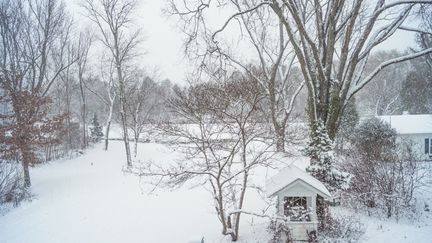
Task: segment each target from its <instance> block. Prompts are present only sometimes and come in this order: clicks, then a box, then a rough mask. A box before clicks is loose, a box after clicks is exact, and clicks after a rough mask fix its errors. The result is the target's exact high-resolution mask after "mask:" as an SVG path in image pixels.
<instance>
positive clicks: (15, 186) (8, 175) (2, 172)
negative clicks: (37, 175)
mask: <svg viewBox="0 0 432 243" xmlns="http://www.w3.org/2000/svg"><path fill="white" fill-rule="evenodd" d="M21 175H22V169H21V168H20V166H19V165H18V164H17V163H11V162H6V161H1V160H0V204H3V203H8V202H12V203H13V204H14V205H18V203H19V202H20V201H21V200H23V199H24V198H25V196H26V190H25V187H24V180H23V178H22V176H21Z"/></svg>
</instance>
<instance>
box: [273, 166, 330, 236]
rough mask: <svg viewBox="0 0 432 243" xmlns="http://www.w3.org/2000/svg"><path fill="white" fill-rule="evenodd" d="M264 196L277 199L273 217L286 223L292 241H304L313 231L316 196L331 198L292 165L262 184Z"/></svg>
mask: <svg viewBox="0 0 432 243" xmlns="http://www.w3.org/2000/svg"><path fill="white" fill-rule="evenodd" d="M266 193H267V196H268V197H275V196H276V197H277V206H276V207H277V214H278V215H279V216H286V217H287V219H288V220H289V222H288V223H289V227H290V229H291V237H292V239H293V240H294V242H307V241H308V233H310V232H312V231H315V232H316V230H317V227H318V219H317V214H316V208H317V207H316V202H317V197H318V196H321V197H323V198H324V199H327V200H329V199H331V195H330V192H329V191H328V190H327V188H326V187H325V186H324V184H322V183H321V182H320V181H319V180H317V179H315V178H314V177H313V176H311V175H309V174H308V173H306V172H305V171H303V170H302V169H300V168H298V167H297V166H295V165H290V166H288V167H286V168H285V169H283V170H282V171H281V172H279V173H278V174H276V175H275V176H274V177H272V178H270V179H269V180H268V181H267V182H266Z"/></svg>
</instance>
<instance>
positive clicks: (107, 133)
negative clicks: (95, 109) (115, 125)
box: [105, 100, 114, 150]
mask: <svg viewBox="0 0 432 243" xmlns="http://www.w3.org/2000/svg"><path fill="white" fill-rule="evenodd" d="M113 108H114V100H112V102H111V104H110V108H109V113H108V118H107V125H106V130H105V150H108V142H109V132H110V127H111V120H112V113H113Z"/></svg>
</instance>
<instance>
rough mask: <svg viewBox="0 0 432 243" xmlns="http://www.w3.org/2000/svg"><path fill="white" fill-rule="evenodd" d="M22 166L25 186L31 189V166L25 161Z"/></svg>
mask: <svg viewBox="0 0 432 243" xmlns="http://www.w3.org/2000/svg"><path fill="white" fill-rule="evenodd" d="M22 166H23V171H24V186H25V187H26V188H29V187H30V186H31V180H30V170H29V165H28V163H26V162H25V161H24V160H23V161H22Z"/></svg>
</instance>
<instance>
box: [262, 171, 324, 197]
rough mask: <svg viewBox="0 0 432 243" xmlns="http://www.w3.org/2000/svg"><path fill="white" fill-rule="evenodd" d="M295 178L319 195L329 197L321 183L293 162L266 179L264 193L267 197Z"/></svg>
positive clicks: (292, 181)
mask: <svg viewBox="0 0 432 243" xmlns="http://www.w3.org/2000/svg"><path fill="white" fill-rule="evenodd" d="M297 180H302V181H303V182H305V183H307V184H309V185H310V186H312V187H313V188H315V189H316V190H317V191H318V193H319V194H320V195H321V196H323V197H325V198H331V194H330V192H329V191H328V190H327V188H326V187H325V186H324V184H323V183H321V182H320V181H319V180H317V179H315V178H314V177H313V176H311V175H309V174H308V173H306V172H305V171H304V170H302V169H300V168H298V167H297V166H295V165H293V164H291V165H289V166H287V167H286V168H284V169H283V170H282V171H281V172H279V173H278V174H276V175H275V176H273V177H272V178H270V179H269V180H267V182H266V194H267V196H269V197H270V196H273V195H274V194H275V193H277V192H278V191H280V190H282V189H283V188H285V187H287V186H289V185H290V184H292V183H294V182H295V181H297Z"/></svg>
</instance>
